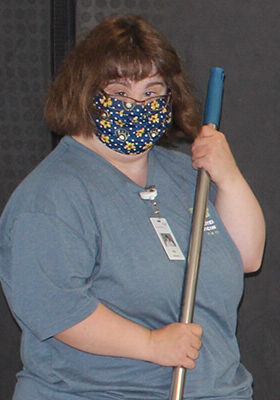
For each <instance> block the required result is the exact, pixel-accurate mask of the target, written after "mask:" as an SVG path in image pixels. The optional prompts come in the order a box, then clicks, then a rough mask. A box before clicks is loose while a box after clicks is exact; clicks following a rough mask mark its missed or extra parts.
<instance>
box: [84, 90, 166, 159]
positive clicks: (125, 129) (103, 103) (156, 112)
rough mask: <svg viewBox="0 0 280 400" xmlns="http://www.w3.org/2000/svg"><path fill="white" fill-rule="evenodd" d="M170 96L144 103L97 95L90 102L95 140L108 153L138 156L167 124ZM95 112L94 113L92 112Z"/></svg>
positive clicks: (163, 131) (155, 140)
mask: <svg viewBox="0 0 280 400" xmlns="http://www.w3.org/2000/svg"><path fill="white" fill-rule="evenodd" d="M169 97H170V95H165V96H160V97H154V98H152V99H149V100H147V101H143V102H137V103H136V102H135V100H134V99H130V98H127V99H124V98H122V99H119V98H117V97H111V96H109V95H106V94H99V95H97V96H96V97H95V98H94V99H93V106H94V108H95V112H94V115H93V117H92V118H93V120H94V122H95V124H96V127H97V132H96V135H97V137H98V138H99V139H100V140H101V141H102V142H103V143H104V144H105V145H106V146H108V147H109V148H110V149H112V150H115V151H118V152H119V153H124V154H139V153H141V152H143V151H145V150H147V149H148V148H150V147H151V146H153V145H154V144H155V143H156V142H157V141H158V140H159V139H160V138H161V137H162V136H163V135H164V134H165V133H166V132H167V130H168V128H169V126H170V124H171V106H170V105H169ZM96 111H97V112H96Z"/></svg>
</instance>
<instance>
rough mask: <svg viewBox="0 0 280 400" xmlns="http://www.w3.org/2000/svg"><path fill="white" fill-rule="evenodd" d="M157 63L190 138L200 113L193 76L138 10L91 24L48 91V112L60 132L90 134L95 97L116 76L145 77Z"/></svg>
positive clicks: (176, 126)
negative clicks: (131, 13) (185, 73)
mask: <svg viewBox="0 0 280 400" xmlns="http://www.w3.org/2000/svg"><path fill="white" fill-rule="evenodd" d="M153 66H155V67H156V70H157V72H158V73H159V74H160V75H161V76H162V77H163V79H164V80H165V82H166V84H167V86H168V88H169V89H170V90H171V94H172V100H171V102H172V111H173V125H172V129H171V130H170V132H169V134H168V137H169V139H172V138H173V137H174V136H176V131H181V132H183V133H184V136H186V137H187V138H188V139H190V140H192V139H193V138H194V137H195V136H196V135H197V133H198V131H199V128H200V116H199V111H198V106H197V103H196V100H195V97H194V95H193V93H192V90H191V86H190V82H189V80H188V79H187V78H186V77H185V76H184V74H183V71H182V66H181V63H180V60H179V58H178V56H177V54H176V51H175V50H174V48H173V47H172V46H171V45H170V44H169V43H168V42H167V41H166V40H165V39H164V38H163V36H162V35H161V34H160V33H159V32H158V31H157V30H156V29H154V28H153V27H152V26H151V25H149V24H148V23H147V22H146V21H144V20H143V19H142V18H141V17H139V16H134V15H124V16H116V17H111V18H108V19H106V20H104V21H103V22H102V23H100V24H99V25H97V26H96V27H95V28H94V29H92V30H91V31H90V32H89V34H88V35H87V36H86V37H85V39H84V40H82V41H81V42H80V43H79V44H77V46H76V47H75V48H74V50H72V52H71V53H70V55H69V56H68V57H67V58H66V59H65V61H64V62H63V64H62V66H61V68H60V70H59V72H58V74H57V76H56V78H55V79H54V81H53V83H52V85H51V87H50V89H49V92H48V96H47V101H46V105H45V118H46V122H47V124H48V126H49V128H50V129H51V130H52V131H54V132H56V133H58V134H62V135H75V134H76V135H77V134H82V135H84V136H90V135H92V132H93V131H94V129H95V125H94V122H93V121H92V118H91V107H92V105H91V103H92V98H93V97H94V96H96V95H97V94H98V92H99V91H100V90H101V89H103V88H104V87H106V85H107V84H108V83H109V82H110V81H111V80H112V79H117V78H120V77H122V78H128V79H131V80H136V81H138V80H141V79H144V78H146V77H147V76H149V74H150V73H151V71H152V68H153Z"/></svg>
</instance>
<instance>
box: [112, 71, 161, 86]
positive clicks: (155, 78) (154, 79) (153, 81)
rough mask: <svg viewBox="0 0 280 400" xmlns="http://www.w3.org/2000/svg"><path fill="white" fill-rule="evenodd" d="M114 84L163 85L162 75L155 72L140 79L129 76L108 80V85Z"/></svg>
mask: <svg viewBox="0 0 280 400" xmlns="http://www.w3.org/2000/svg"><path fill="white" fill-rule="evenodd" d="M114 84H119V85H123V86H125V87H132V86H138V87H149V86H153V85H160V86H165V82H164V79H163V77H162V76H161V75H159V74H157V73H156V74H150V75H149V76H147V77H146V78H143V79H140V80H132V79H129V78H116V79H113V80H112V81H111V82H109V84H108V86H109V85H114Z"/></svg>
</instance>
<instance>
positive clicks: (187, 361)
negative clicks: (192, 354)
mask: <svg viewBox="0 0 280 400" xmlns="http://www.w3.org/2000/svg"><path fill="white" fill-rule="evenodd" d="M180 366H182V367H184V368H187V369H194V368H195V367H196V363H195V361H194V360H192V359H191V358H189V357H186V359H185V360H184V362H183V363H182V365H180Z"/></svg>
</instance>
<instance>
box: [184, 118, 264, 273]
mask: <svg viewBox="0 0 280 400" xmlns="http://www.w3.org/2000/svg"><path fill="white" fill-rule="evenodd" d="M192 161H193V167H194V168H204V169H205V170H206V171H207V172H208V174H209V175H210V178H211V180H212V181H214V182H215V183H216V185H217V195H216V199H215V207H216V209H217V211H218V213H219V215H220V217H221V219H222V221H223V223H224V225H225V227H226V229H227V231H228V232H229V234H230V236H231V238H232V240H233V241H234V242H235V244H236V246H237V248H238V250H239V252H240V255H241V258H242V261H243V267H244V271H245V272H252V271H256V270H257V269H258V268H259V267H260V264H261V261H262V255H263V249H264V241H265V222H264V218H263V213H262V210H261V208H260V205H259V203H258V201H257V199H256V198H255V196H254V194H253V192H252V190H251V188H250V187H249V185H248V183H247V182H246V180H245V179H244V177H243V175H242V174H241V172H240V170H239V168H238V166H237V165H236V162H235V160H234V157H233V155H232V152H231V150H230V148H229V145H228V143H227V141H226V138H225V136H224V135H223V134H222V133H221V132H218V131H216V130H215V129H213V128H211V127H210V126H207V125H205V126H203V127H202V129H201V132H200V134H199V136H198V137H197V138H196V139H195V141H194V143H193V145H192Z"/></svg>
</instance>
